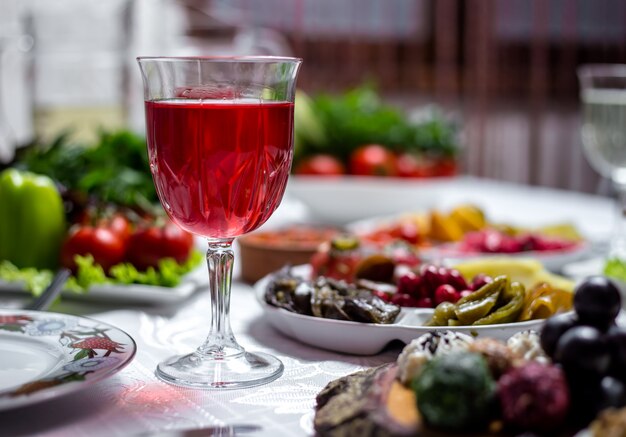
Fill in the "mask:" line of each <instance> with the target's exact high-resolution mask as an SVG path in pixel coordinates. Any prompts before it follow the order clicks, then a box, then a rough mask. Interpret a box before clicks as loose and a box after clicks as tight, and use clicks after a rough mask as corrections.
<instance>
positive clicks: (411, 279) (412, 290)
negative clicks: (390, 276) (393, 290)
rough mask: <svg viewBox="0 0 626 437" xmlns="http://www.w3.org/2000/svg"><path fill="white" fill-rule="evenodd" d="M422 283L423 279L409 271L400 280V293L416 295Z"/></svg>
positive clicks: (398, 284)
mask: <svg viewBox="0 0 626 437" xmlns="http://www.w3.org/2000/svg"><path fill="white" fill-rule="evenodd" d="M421 282H422V278H420V277H419V276H417V275H416V274H415V273H414V272H411V271H409V272H407V273H405V274H404V275H402V276H400V277H399V278H398V283H397V286H398V292H399V293H407V294H411V295H415V294H417V293H418V288H419V287H420V285H421Z"/></svg>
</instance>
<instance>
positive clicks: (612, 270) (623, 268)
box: [603, 258, 626, 282]
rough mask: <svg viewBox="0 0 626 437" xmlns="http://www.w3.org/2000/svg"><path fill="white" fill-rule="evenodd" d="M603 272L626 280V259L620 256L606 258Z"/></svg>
mask: <svg viewBox="0 0 626 437" xmlns="http://www.w3.org/2000/svg"><path fill="white" fill-rule="evenodd" d="M603 273H604V274H605V275H606V276H609V277H611V278H615V279H619V280H620V281H625V282H626V261H624V260H621V259H619V258H610V259H608V260H606V264H604V271H603Z"/></svg>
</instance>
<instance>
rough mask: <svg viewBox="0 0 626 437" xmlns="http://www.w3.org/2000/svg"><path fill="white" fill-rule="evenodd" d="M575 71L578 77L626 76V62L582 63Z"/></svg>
mask: <svg viewBox="0 0 626 437" xmlns="http://www.w3.org/2000/svg"><path fill="white" fill-rule="evenodd" d="M576 72H577V74H578V77H579V78H592V77H594V76H595V77H611V76H613V77H626V64H582V65H580V66H579V67H578V68H577V69H576Z"/></svg>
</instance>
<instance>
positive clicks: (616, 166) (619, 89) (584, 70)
mask: <svg viewBox="0 0 626 437" xmlns="http://www.w3.org/2000/svg"><path fill="white" fill-rule="evenodd" d="M578 78H579V80H580V98H581V101H582V104H583V125H582V140H583V146H584V150H585V155H586V157H587V159H588V161H589V162H590V163H591V166H592V167H593V168H594V169H595V170H596V171H597V172H598V173H600V174H601V175H602V176H604V177H606V178H609V179H610V180H611V181H612V183H613V187H614V188H615V192H616V194H617V199H618V205H617V207H618V214H617V220H616V224H615V228H614V230H613V235H612V236H611V240H610V248H609V253H608V256H609V257H617V258H621V259H624V260H626V64H624V65H620V64H604V65H603V64H595V65H584V66H581V67H580V68H579V69H578Z"/></svg>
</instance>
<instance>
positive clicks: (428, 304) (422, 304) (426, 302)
mask: <svg viewBox="0 0 626 437" xmlns="http://www.w3.org/2000/svg"><path fill="white" fill-rule="evenodd" d="M415 306H416V307H417V308H433V300H432V299H431V298H430V297H420V298H419V299H417V301H416V302H415Z"/></svg>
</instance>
